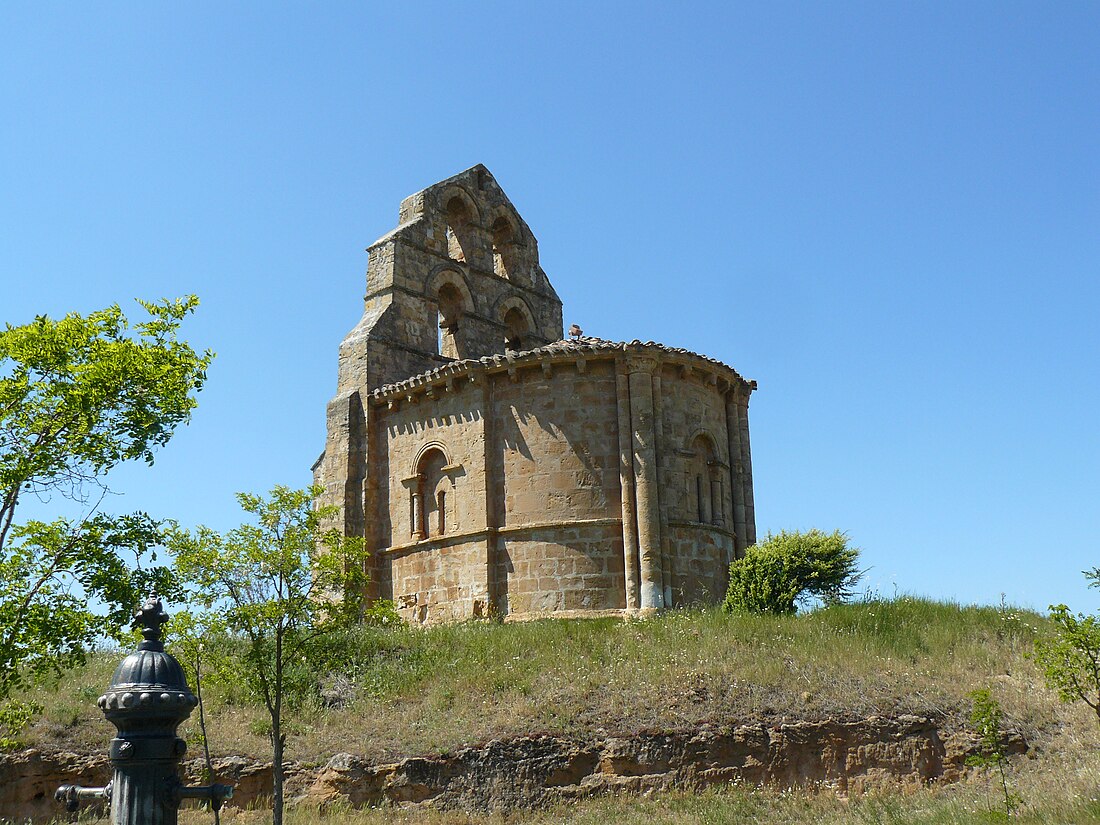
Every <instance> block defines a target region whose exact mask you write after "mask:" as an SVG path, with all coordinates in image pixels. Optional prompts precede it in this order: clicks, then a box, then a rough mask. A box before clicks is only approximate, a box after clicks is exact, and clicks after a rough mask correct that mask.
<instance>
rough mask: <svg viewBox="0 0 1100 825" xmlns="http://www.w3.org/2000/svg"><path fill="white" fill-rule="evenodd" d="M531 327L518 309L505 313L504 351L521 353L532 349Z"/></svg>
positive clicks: (514, 308)
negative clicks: (523, 350)
mask: <svg viewBox="0 0 1100 825" xmlns="http://www.w3.org/2000/svg"><path fill="white" fill-rule="evenodd" d="M530 336H531V325H530V324H528V323H527V317H526V316H525V315H524V314H523V312H522V311H521V310H519V309H518V308H517V307H512V308H511V309H510V310H508V311H507V312H506V313H504V349H506V350H513V351H516V352H518V351H520V350H522V349H525V348H526V349H530V343H531V340H530Z"/></svg>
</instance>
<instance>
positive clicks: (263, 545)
mask: <svg viewBox="0 0 1100 825" xmlns="http://www.w3.org/2000/svg"><path fill="white" fill-rule="evenodd" d="M320 493H321V490H320V488H317V487H311V488H309V489H307V490H291V489H289V488H287V487H282V486H277V487H275V488H274V489H273V490H272V491H271V494H270V497H269V498H262V497H260V496H255V495H249V494H246V493H239V494H238V495H237V500H238V501H239V502H240V505H241V508H242V509H243V510H244V511H245V512H246V513H249V514H250V515H252V516H253V517H254V521H255V523H248V524H242V525H241V526H240V527H237V528H236V529H234V530H231V531H229V532H228V533H226V534H225V535H222V534H220V533H217V532H215V531H214V530H211V529H209V528H207V527H199V528H198V529H197V530H196V531H194V532H193V533H189V532H186V531H183V530H177V531H176V533H175V535H174V536H173V537H172V538H171V539H170V540H169V542H168V546H169V549H170V551H171V552H172V554H173V556H174V557H175V561H176V570H177V572H178V573H179V575H180V577H181V579H182V580H183V581H184V582H186V583H189V584H190V585H192V586H193V587H194V594H193V598H194V600H195V602H196V603H198V604H199V605H201V606H202V607H203V609H204V610H206V611H207V614H208V616H210V617H212V619H213V621H215V622H221V623H224V625H225V626H226V627H227V628H228V629H229V630H230V631H232V632H234V633H237V634H240V636H241V637H242V639H243V644H244V654H243V656H241V658H240V660H239V665H240V668H241V671H242V676H243V678H244V679H246V680H247V682H248V683H249V685H250V687H251V688H252V689H253V690H254V691H255V692H256V693H257V694H258V695H259V696H260V697H261V698H262V700H263V703H264V706H265V707H266V708H267V712H268V715H269V718H270V721H271V729H270V738H271V746H272V756H273V762H274V767H273V774H274V785H275V788H274V791H275V792H274V800H273V802H274V825H281V823H282V821H283V779H284V774H283V752H284V748H285V746H286V733H285V731H284V725H283V722H284V716H283V711H284V706H285V704H286V698H287V688H288V679H289V678H290V676H291V674H292V669H293V666H294V664H295V663H297V662H299V661H301V660H302V659H306V660H311V659H312V657H313V655H314V654H315V653H317V652H318V651H319V650H320V649H321V646H320V644H319V643H321V642H323V641H325V637H326V636H327V635H329V634H332V633H335V632H338V631H342V630H345V629H347V628H348V627H349V626H350V625H351V624H353V623H354V622H355V621H356V620H357V619H358V617H359V614H360V608H361V599H360V594H361V593H362V589H363V585H364V584H365V583H366V575H365V573H364V561H365V552H364V550H363V542H362V539H354V538H346V537H344V536H342V535H341V534H340V533H339V532H338V531H336V530H331V529H330V530H325V529H324V528H323V527H322V525H323V524H324V523H325V520H326V519H328V518H330V517H331V516H333V515H334V514H335V512H336V508H333V507H320V508H315V507H314V506H313V502H314V500H315V499H316V498H317V496H318V495H319V494H320ZM209 620H210V619H204V621H209Z"/></svg>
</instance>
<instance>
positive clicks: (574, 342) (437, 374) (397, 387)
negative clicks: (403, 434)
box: [371, 336, 756, 398]
mask: <svg viewBox="0 0 1100 825" xmlns="http://www.w3.org/2000/svg"><path fill="white" fill-rule="evenodd" d="M611 352H628V353H634V354H644V353H650V354H654V355H676V356H686V357H688V358H692V359H697V360H700V361H704V362H706V363H707V364H709V365H711V366H713V367H717V368H719V369H721V370H723V371H728V372H730V373H732V374H733V376H734V377H735V378H737V379H738V380H740V381H742V382H744V383H745V384H746V385H749V386H751V387H752V389H756V382H755V381H749V380H747V379H745V378H742V377H741V375H739V374H738V372H737V371H736V370H735V369H733V367H731V366H729V365H728V364H724V363H722V362H721V361H719V360H718V359H716V358H710V357H708V356H706V355H700V354H699V353H697V352H692V351H691V350H688V349H683V348H681V347H668V346H665V345H664V344H658V343H657V342H656V341H645V342H642V341H639V340H637V339H635V340H633V341H629V342H625V341H606V340H604V339H603V338H592V337H589V336H581V337H579V338H569V339H563V340H561V341H554V342H553V343H551V344H546V345H545V346H541V347H536V348H534V349H529V350H521V351H520V352H509V353H500V354H496V355H487V356H485V357H484V358H466V359H463V360H461V361H450V362H448V363H446V364H442V365H440V366H438V367H436V368H435V369H432V370H428V371H427V372H422V373H419V374H417V375H413V376H410V377H409V378H406V379H404V380H403V381H397V382H394V383H392V384H385V385H383V386H381V387H378V388H377V389H375V390H374V391H373V392H372V393H371V395H373V396H374V397H376V398H378V397H381V396H386V395H389V394H391V393H394V392H402V391H410V390H413V389H415V388H418V387H423V386H424V385H426V384H432V383H434V382H435V381H437V380H439V379H441V378H448V377H457V376H460V375H467V374H469V373H471V372H477V371H479V370H482V369H488V368H492V367H498V368H499V367H512V366H521V365H525V364H530V363H531V362H538V361H540V360H541V359H542V358H543V357H545V356H554V355H557V356H562V355H565V356H583V355H585V354H587V353H592V354H603V353H611Z"/></svg>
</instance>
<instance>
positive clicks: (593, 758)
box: [0, 716, 1027, 822]
mask: <svg viewBox="0 0 1100 825" xmlns="http://www.w3.org/2000/svg"><path fill="white" fill-rule="evenodd" d="M975 746H976V740H975V739H974V737H973V736H972V735H971V734H969V733H967V732H963V731H956V732H947V731H945V730H941V728H940V727H939V726H938V725H937V724H936V722H935V721H934V720H933V719H930V718H926V717H918V716H900V717H896V718H886V717H877V716H871V717H868V718H866V719H861V720H855V721H837V720H830V721H823V722H795V723H789V724H777V725H770V726H769V725H766V724H760V723H757V724H752V723H750V724H744V725H739V726H730V727H722V728H720V727H710V726H708V727H703V728H700V729H697V730H691V731H674V732H663V733H638V734H635V735H632V736H620V737H610V738H605V739H601V740H597V741H578V740H573V739H568V738H562V737H554V736H523V737H517V738H513V739H507V740H493V741H491V742H488V743H486V744H483V745H479V746H475V747H468V748H463V749H461V750H458V751H456V752H455V753H450V754H441V755H438V756H433V757H411V758H407V759H403V760H401V761H399V762H394V763H389V764H376V763H371V762H368V761H367V760H365V759H362V758H360V757H356V756H353V755H351V754H346V753H341V754H337V755H335V756H333V757H332V758H331V759H330V760H329V761H328V763H327V764H325V765H324V766H321V767H307V766H303V765H300V764H296V763H291V764H289V765H288V766H287V790H288V794H289V795H290V796H292V797H297V798H299V799H300V800H302V801H305V802H309V803H313V804H317V805H323V804H325V803H328V802H332V801H336V800H344V801H347V802H350V803H351V804H352V805H355V806H361V805H373V804H378V803H382V802H386V803H391V804H397V805H431V806H434V807H438V808H461V809H465V810H474V811H491V810H507V809H512V808H522V807H532V806H542V805H547V804H553V803H555V802H560V801H563V800H568V799H576V798H579V797H585V796H590V795H594V794H601V793H608V792H619V793H643V792H645V791H648V790H663V789H671V788H677V789H692V788H702V787H705V786H708V785H714V784H721V783H729V782H745V783H751V784H771V785H777V786H780V787H807V786H812V785H826V786H829V787H833V788H835V789H836V790H837V792H838V793H841V794H846V793H849V792H851V793H858V792H860V791H863V790H867V789H870V788H872V787H881V786H883V785H888V784H902V785H920V784H926V783H929V782H933V781H943V782H951V781H954V780H956V779H958V778H959V777H960V776H961V774H962V773H963V771H965V769H966V768H965V763H966V757H967V756H968V755H970V754H971V753H973V752H974V749H975ZM1006 750H1007V751H1008V752H1009V753H1023V752H1025V751H1026V750H1027V743H1026V742H1025V741H1024V740H1023V738H1022V737H1020V736H1018V735H1013V736H1011V737H1009V739H1008V741H1007V742H1006ZM200 767H201V765H200V762H199V761H198V760H188V761H187V762H186V763H185V765H184V769H185V773H186V774H187V780H188V782H189V783H191V784H196V783H197V781H198V780H197V774H198V771H199V769H200ZM214 767H215V771H216V774H217V779H216V781H219V782H227V783H232V784H234V785H235V791H234V797H233V800H232V804H234V805H242V806H247V805H248V804H250V803H252V802H254V801H255V800H257V799H258V798H260V797H264V796H269V795H270V794H271V764H270V763H265V762H260V761H255V760H249V759H243V758H239V757H228V758H221V759H216V760H215V765H214ZM109 779H110V764H109V763H108V761H107V758H106V755H94V756H88V755H81V754H76V753H70V752H64V751H47V750H39V749H32V750H26V751H22V752H18V753H10V754H0V820H2V819H5V818H6V819H10V820H16V821H20V822H22V821H25V820H27V819H31V820H35V821H39V822H42V821H46V820H48V819H49V818H50V817H52V816H57V815H58V814H59V813H60V806H59V805H58V803H56V802H54V799H53V792H54V790H55V789H56V788H57V786H59V785H63V784H70V783H75V784H80V785H86V786H98V785H103V784H105V783H106V782H107V781H108V780H109Z"/></svg>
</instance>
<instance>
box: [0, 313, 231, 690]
mask: <svg viewBox="0 0 1100 825" xmlns="http://www.w3.org/2000/svg"><path fill="white" fill-rule="evenodd" d="M139 303H141V305H142V306H143V307H144V308H145V310H146V312H147V313H148V315H149V319H148V320H146V321H143V322H141V323H137V324H134V325H133V326H130V324H129V322H128V321H127V319H126V317H125V316H124V315H123V314H122V311H121V310H120V309H119V308H118V306H112V307H108V308H107V309H104V310H100V311H98V312H93V313H91V314H89V315H87V316H81V315H78V314H75V313H73V314H70V315H66V316H65V317H64V318H62V319H61V320H52V319H50V318H47V317H45V316H39V317H37V318H35V319H34V321H33V322H31V323H29V324H25V325H23V326H12V325H10V324H8V325H6V327H5V329H4V330H3V331H0V700H2V699H3V698H4V697H6V696H8V695H9V694H10V693H11V691H12V689H13V688H15V687H16V686H18V685H20V684H22V683H24V682H26V681H28V680H32V679H34V678H35V677H36V676H38V675H41V674H42V673H43V672H46V671H50V670H60V669H61V668H64V667H66V666H69V665H72V664H74V663H76V662H79V661H81V660H82V658H83V655H84V651H85V650H86V649H87V647H88V646H89V645H90V643H91V642H92V641H94V640H95V639H96V638H98V637H101V636H104V635H112V636H114V635H117V634H118V632H119V631H120V629H121V628H123V627H126V626H128V625H129V621H130V608H131V607H132V606H133V605H134V604H136V603H137V602H138V601H140V597H141V595H142V594H143V592H144V591H146V590H147V589H148V588H150V587H153V586H158V585H159V586H160V587H161V588H162V592H165V590H164V588H165V587H166V586H167V583H168V582H167V579H166V574H165V571H164V570H163V569H160V568H154V569H145V570H143V569H140V568H141V567H142V562H143V560H144V559H146V558H150V559H151V560H155V554H153V553H151V552H150V550H149V548H151V547H155V546H156V544H157V543H158V542H159V540H160V539H161V529H160V524H159V523H158V522H156V521H154V520H153V519H152V518H150V517H149V516H148V515H147V514H145V513H133V514H129V515H122V516H111V515H107V514H105V513H102V512H99V507H100V504H101V503H102V500H103V497H104V496H105V495H106V493H107V492H108V490H107V487H106V484H105V481H104V477H105V475H106V474H107V473H108V472H109V471H110V470H111V469H112V468H113V467H115V466H116V465H118V464H120V463H122V462H125V461H129V460H133V459H141V460H144V461H145V462H146V463H147V464H152V463H153V451H154V449H155V448H157V447H160V446H162V445H164V444H166V443H167V442H168V440H169V439H170V438H171V437H172V433H173V432H174V430H175V428H176V427H177V426H178V425H180V424H182V423H185V422H186V421H187V420H188V419H189V418H190V415H191V411H192V410H193V409H194V407H195V405H196V402H195V393H197V392H198V391H199V390H200V389H201V388H202V386H203V382H204V381H205V379H206V369H207V367H208V365H209V363H210V360H211V358H212V357H213V356H212V354H211V353H210V352H209V351H207V352H205V353H202V354H201V355H200V354H199V353H197V352H195V350H193V349H192V348H191V347H190V346H189V345H188V344H186V343H185V342H183V341H180V340H179V339H178V338H177V331H178V328H179V325H180V322H181V321H182V320H183V318H184V317H185V316H186V315H188V314H189V313H191V312H192V311H193V310H194V308H195V307H196V306H197V305H198V299H197V298H195V297H194V296H191V297H188V298H183V299H180V300H176V301H162V302H160V303H146V302H139ZM55 494H56V495H60V496H62V497H65V498H68V499H71V500H73V501H75V502H77V503H78V504H79V505H80V506H81V508H82V509H83V511H84V514H83V515H82V516H80V517H75V518H58V519H55V520H54V521H51V522H44V521H37V520H32V521H28V522H26V523H19V522H17V521H16V512H17V510H18V507H19V504H20V503H21V502H25V501H26V499H27V497H28V496H37V497H38V498H39V499H48V498H49V497H51V496H53V495H55ZM135 556H136V563H137V565H138V567H139V569H138V570H137V571H134V570H133V569H132V564H131V563H130V562H128V559H133V558H134V557H135ZM90 601H95V602H99V603H101V604H103V605H104V606H105V607H104V612H101V613H97V612H95V611H93V610H92V609H90V607H89V602H90Z"/></svg>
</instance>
